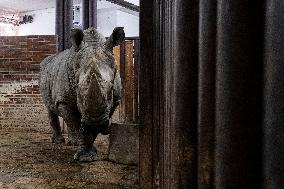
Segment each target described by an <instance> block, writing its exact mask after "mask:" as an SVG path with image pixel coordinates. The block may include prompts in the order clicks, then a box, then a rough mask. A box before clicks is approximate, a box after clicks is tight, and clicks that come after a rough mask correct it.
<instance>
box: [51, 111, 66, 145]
mask: <svg viewBox="0 0 284 189" xmlns="http://www.w3.org/2000/svg"><path fill="white" fill-rule="evenodd" d="M48 117H49V121H50V125H51V127H52V132H53V135H52V138H51V141H52V143H56V144H60V143H64V142H65V139H64V138H63V136H62V133H61V128H60V124H59V119H58V116H57V115H56V114H55V113H53V112H52V111H48Z"/></svg>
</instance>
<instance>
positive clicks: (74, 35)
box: [71, 28, 84, 50]
mask: <svg viewBox="0 0 284 189" xmlns="http://www.w3.org/2000/svg"><path fill="white" fill-rule="evenodd" d="M83 38H84V33H83V31H82V30H81V29H78V28H75V29H72V30H71V43H72V46H74V47H75V49H76V50H79V48H80V45H81V43H82V41H83Z"/></svg>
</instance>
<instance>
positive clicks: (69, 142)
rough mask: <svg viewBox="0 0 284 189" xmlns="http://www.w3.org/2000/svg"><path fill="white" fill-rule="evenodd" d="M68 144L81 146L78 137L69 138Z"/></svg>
mask: <svg viewBox="0 0 284 189" xmlns="http://www.w3.org/2000/svg"><path fill="white" fill-rule="evenodd" d="M67 146H79V140H78V139H72V138H71V139H70V138H68V141H67Z"/></svg>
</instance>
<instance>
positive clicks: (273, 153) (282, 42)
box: [263, 0, 284, 189]
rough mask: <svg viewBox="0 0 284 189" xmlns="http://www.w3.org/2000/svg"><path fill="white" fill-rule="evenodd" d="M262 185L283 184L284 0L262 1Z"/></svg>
mask: <svg viewBox="0 0 284 189" xmlns="http://www.w3.org/2000/svg"><path fill="white" fill-rule="evenodd" d="M265 21H266V28H265V61H264V65H265V67H264V70H265V73H264V74H265V75H264V76H265V77H264V78H265V79H264V82H265V88H264V112H265V114H264V187H263V188H264V189H282V188H284V125H283V124H284V64H283V60H284V36H283V34H284V2H283V1H276V0H270V1H267V4H266V20H265Z"/></svg>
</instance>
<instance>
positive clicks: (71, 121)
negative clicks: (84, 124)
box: [58, 103, 81, 146]
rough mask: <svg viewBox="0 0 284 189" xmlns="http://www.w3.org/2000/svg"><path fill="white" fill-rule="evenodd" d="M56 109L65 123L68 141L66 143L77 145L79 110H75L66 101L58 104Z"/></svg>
mask: <svg viewBox="0 0 284 189" xmlns="http://www.w3.org/2000/svg"><path fill="white" fill-rule="evenodd" d="M58 111H59V112H60V115H61V116H62V118H63V120H64V121H65V123H66V124H67V132H68V141H67V145H74V146H77V145H79V128H80V120H81V116H80V113H79V111H75V110H74V109H72V108H71V107H69V106H68V105H67V104H66V103H60V104H58Z"/></svg>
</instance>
